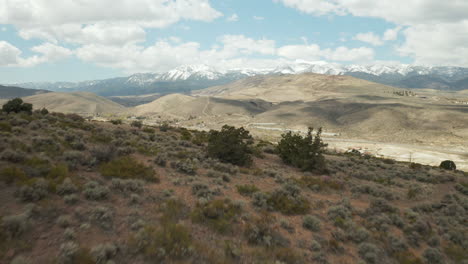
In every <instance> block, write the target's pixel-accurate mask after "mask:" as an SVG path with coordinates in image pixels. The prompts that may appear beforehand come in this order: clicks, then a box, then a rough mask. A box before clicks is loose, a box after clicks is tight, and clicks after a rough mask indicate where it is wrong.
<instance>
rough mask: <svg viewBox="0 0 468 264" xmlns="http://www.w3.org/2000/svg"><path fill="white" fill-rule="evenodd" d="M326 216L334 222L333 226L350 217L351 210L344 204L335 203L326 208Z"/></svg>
mask: <svg viewBox="0 0 468 264" xmlns="http://www.w3.org/2000/svg"><path fill="white" fill-rule="evenodd" d="M327 216H328V218H329V219H330V220H332V221H333V222H334V224H335V226H341V225H342V224H343V223H344V222H345V221H346V220H348V219H351V217H352V212H351V210H350V208H348V207H347V206H345V205H336V206H331V207H330V208H329V209H328V212H327Z"/></svg>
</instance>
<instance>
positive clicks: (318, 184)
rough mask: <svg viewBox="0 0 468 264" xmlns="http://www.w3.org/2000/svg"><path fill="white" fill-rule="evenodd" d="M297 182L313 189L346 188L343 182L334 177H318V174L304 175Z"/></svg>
mask: <svg viewBox="0 0 468 264" xmlns="http://www.w3.org/2000/svg"><path fill="white" fill-rule="evenodd" d="M297 183H298V184H299V185H301V186H304V187H307V188H309V189H311V190H313V191H323V190H328V189H332V190H343V189H344V188H345V186H344V184H343V182H341V181H339V180H336V179H332V178H331V177H328V176H327V177H316V176H312V175H309V176H302V177H301V178H300V179H299V180H297Z"/></svg>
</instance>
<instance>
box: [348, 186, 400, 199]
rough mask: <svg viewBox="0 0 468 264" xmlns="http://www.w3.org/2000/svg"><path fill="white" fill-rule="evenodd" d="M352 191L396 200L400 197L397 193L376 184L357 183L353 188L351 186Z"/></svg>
mask: <svg viewBox="0 0 468 264" xmlns="http://www.w3.org/2000/svg"><path fill="white" fill-rule="evenodd" d="M351 192H352V193H362V194H368V195H372V196H374V197H382V198H385V199H387V200H395V199H397V198H398V197H396V195H395V194H393V193H392V192H390V191H387V190H386V189H385V188H384V187H382V186H375V185H356V186H354V187H353V188H351Z"/></svg>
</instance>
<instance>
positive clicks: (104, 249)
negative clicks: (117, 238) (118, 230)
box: [90, 243, 119, 264]
mask: <svg viewBox="0 0 468 264" xmlns="http://www.w3.org/2000/svg"><path fill="white" fill-rule="evenodd" d="M118 250H119V248H118V247H117V246H115V245H114V244H112V243H105V244H99V245H97V246H94V247H93V248H92V249H91V252H90V253H91V256H92V258H93V260H94V261H95V262H96V264H105V263H109V262H108V261H110V260H111V259H112V258H113V257H115V255H116V254H117V252H118Z"/></svg>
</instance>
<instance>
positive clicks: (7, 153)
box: [0, 149, 26, 163]
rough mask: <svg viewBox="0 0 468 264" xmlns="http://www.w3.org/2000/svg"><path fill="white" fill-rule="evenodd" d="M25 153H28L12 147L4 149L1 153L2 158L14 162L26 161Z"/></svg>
mask: <svg viewBox="0 0 468 264" xmlns="http://www.w3.org/2000/svg"><path fill="white" fill-rule="evenodd" d="M25 155H26V154H25V153H22V152H18V151H14V150H11V149H5V150H4V151H2V153H0V159H1V160H5V161H9V162H13V163H19V162H22V161H24V159H25Z"/></svg>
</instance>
